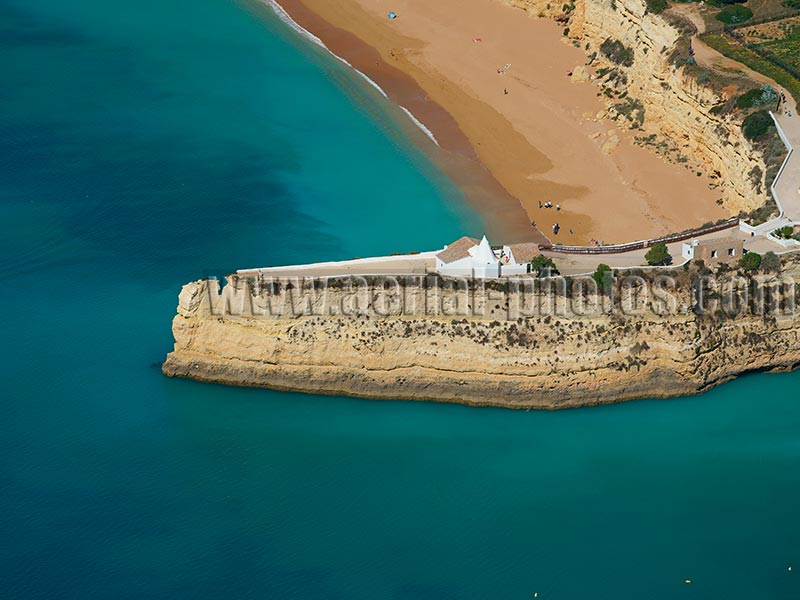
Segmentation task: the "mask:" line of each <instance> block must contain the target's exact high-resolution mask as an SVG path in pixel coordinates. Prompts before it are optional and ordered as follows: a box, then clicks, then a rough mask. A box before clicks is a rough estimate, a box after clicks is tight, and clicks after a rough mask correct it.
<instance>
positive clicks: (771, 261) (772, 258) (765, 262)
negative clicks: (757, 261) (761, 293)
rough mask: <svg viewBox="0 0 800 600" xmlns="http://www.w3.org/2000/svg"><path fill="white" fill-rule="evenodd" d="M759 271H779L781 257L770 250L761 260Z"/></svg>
mask: <svg viewBox="0 0 800 600" xmlns="http://www.w3.org/2000/svg"><path fill="white" fill-rule="evenodd" d="M761 269H762V270H763V271H780V270H781V257H780V256H778V255H777V254H775V253H774V252H773V251H772V250H770V251H769V252H767V253H766V254H765V255H764V258H762V259H761Z"/></svg>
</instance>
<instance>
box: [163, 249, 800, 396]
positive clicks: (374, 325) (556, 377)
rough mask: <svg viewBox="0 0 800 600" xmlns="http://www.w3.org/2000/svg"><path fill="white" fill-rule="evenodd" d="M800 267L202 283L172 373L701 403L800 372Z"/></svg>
mask: <svg viewBox="0 0 800 600" xmlns="http://www.w3.org/2000/svg"><path fill="white" fill-rule="evenodd" d="M792 260H793V262H791V263H790V264H789V265H788V266H787V267H786V268H785V269H784V272H783V274H782V280H781V282H779V283H775V284H764V283H763V281H764V280H766V279H768V278H767V277H766V276H764V277H757V278H741V277H739V276H738V275H736V274H728V275H726V277H725V278H724V280H723V281H722V282H721V283H719V284H718V285H717V287H714V286H715V284H713V283H708V282H706V283H703V284H702V287H701V282H703V281H704V279H703V276H704V275H708V274H709V273H708V272H707V271H706V272H704V271H703V269H702V267H701V268H700V269H698V268H697V267H692V268H691V269H684V268H682V267H681V268H678V269H675V270H673V271H674V272H673V273H671V277H672V278H662V277H661V274H663V273H664V272H663V271H660V272H658V273H656V272H641V273H634V274H633V277H632V278H626V279H625V280H624V281H622V280H619V281H617V282H616V284H615V285H614V287H613V289H612V290H611V291H607V292H606V293H597V292H596V290H595V291H592V290H591V280H590V279H588V280H586V281H579V280H563V279H550V280H530V281H527V282H521V281H520V282H516V283H515V282H513V281H510V282H505V283H501V282H498V281H489V282H486V283H482V282H470V283H464V282H458V281H455V280H452V281H451V280H446V279H440V278H436V277H422V278H420V277H416V278H410V279H408V280H403V281H401V282H398V281H397V280H394V279H386V280H384V279H380V278H375V279H370V280H364V279H357V280H329V281H327V282H317V283H315V284H311V283H309V282H303V280H296V281H294V283H292V282H288V283H287V282H286V281H284V282H278V283H276V282H264V281H254V280H246V279H237V278H235V277H232V278H229V283H228V285H226V286H224V287H223V288H222V291H221V293H220V288H219V284H218V282H217V281H216V280H211V281H205V280H204V281H196V282H193V283H190V284H187V285H186V286H184V287H183V290H182V291H181V293H180V297H179V306H178V314H177V316H176V317H175V318H174V321H173V333H174V336H175V349H174V351H173V352H171V353H170V354H169V355H168V357H167V360H166V362H165V363H164V365H163V371H164V373H165V374H167V375H169V376H179V377H188V378H192V379H197V380H201V381H213V382H218V383H224V384H230V385H241V386H255V387H267V388H274V389H284V390H298V391H303V392H310V393H325V394H341V395H351V396H361V397H371V398H402V399H419V400H437V401H444V402H459V403H465V404H473V405H496V406H504V407H512V408H528V407H530V408H562V407H572V406H580V405H591V404H601V403H609V402H617V401H622V400H630V399H635V398H642V397H669V396H678V395H686V394H692V393H697V392H700V391H703V390H706V389H708V388H710V387H712V386H714V385H716V384H719V383H721V382H724V381H727V380H729V379H731V378H733V377H735V376H736V375H738V374H740V373H742V372H745V371H752V370H789V369H793V368H796V367H797V366H798V365H800V319H798V317H797V316H796V314H795V310H794V305H795V302H796V300H797V298H796V296H797V295H798V288H797V286H796V285H795V284H794V279H792V278H794V277H797V276H798V275H800V261H798V259H792ZM353 281H355V282H356V283H355V285H354V284H353ZM770 286H771V287H770ZM701 290H706V293H705V294H702V293H701ZM748 290H750V291H749V292H748ZM757 290H761V291H760V292H759V291H757ZM765 290H766V292H765Z"/></svg>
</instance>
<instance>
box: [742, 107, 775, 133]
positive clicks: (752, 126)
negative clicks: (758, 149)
mask: <svg viewBox="0 0 800 600" xmlns="http://www.w3.org/2000/svg"><path fill="white" fill-rule="evenodd" d="M771 127H775V122H774V121H773V120H772V117H770V116H769V112H767V111H766V110H759V111H756V112H754V113H750V114H749V115H747V116H746V117H745V118H744V121H742V131H743V132H744V137H746V138H747V139H748V140H755V139H757V138H760V137H761V136H762V135H764V134H765V133H767V131H768V130H769V129H770V128H771Z"/></svg>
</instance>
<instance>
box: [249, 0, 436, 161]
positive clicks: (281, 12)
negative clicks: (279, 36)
mask: <svg viewBox="0 0 800 600" xmlns="http://www.w3.org/2000/svg"><path fill="white" fill-rule="evenodd" d="M263 1H264V3H265V4H266V5H267V6H269V7H270V8H271V9H272V10H273V12H274V13H275V14H276V15H278V18H279V19H280V20H281V21H283V22H284V23H286V24H287V25H288V26H289V27H291V28H292V29H294V30H295V31H296V32H297V33H299V34H300V35H301V36H302V37H304V38H306V39H307V40H309V41H310V42H312V43H314V44H316V45H317V46H319V47H320V48H324V49H325V50H326V51H327V52H328V54H330V55H331V56H333V57H334V58H335V59H336V60H338V61H341V62H343V63H344V64H346V65H347V66H348V67H350V68H351V69H353V71H355V72H356V73H358V74H359V76H361V77H362V78H363V79H364V81H366V82H367V83H368V84H370V85H371V86H372V87H374V88H375V89H376V90H377V91H378V93H379V94H380V95H381V96H383V97H384V98H386V99H387V100H388V99H389V96H387V95H386V92H384V91H383V88H382V87H381V86H379V85H378V84H377V83H375V82H374V81H373V80H372V79H370V78H369V77H367V76H366V75H365V74H364V73H362V72H361V71H359V70H358V69H356V68H355V67H354V66H353V65H351V64H350V63H349V62H347V61H346V60H345V59H343V58H342V57H341V56H339V55H338V54H335V53H333V52H331V49H330V48H328V47H327V46H326V45H325V42H323V41H322V40H321V39H319V38H318V37H317V36H315V35H314V34H313V33H311V32H310V31H308V30H307V29H305V28H304V27H302V26H301V25H300V24H298V23H297V22H296V21H295V20H294V19H292V17H291V16H290V15H289V13H287V12H286V10H285V9H284V8H283V7H282V6H281V5H280V4H278V2H276V0H263ZM398 106H399V105H398ZM400 108H401V109H402V110H403V112H404V113H406V114H407V115H408V118H409V119H411V121H412V122H413V123H414V125H416V126H417V127H419V129H420V130H421V131H422V132H423V133H424V134H425V135H427V136H428V137H429V138H430V140H431V141H432V142H433V143H434V144H436V145H437V146H438V145H439V142H438V141H437V140H436V137H435V136H434V135H433V132H432V131H431V130H430V129H428V128H427V127H425V125H424V124H423V123H422V122H421V121H420V120H419V119H417V118H416V117H415V116H414V115H413V114H412V113H411V111H410V110H408V109H407V108H406V107H405V106H400Z"/></svg>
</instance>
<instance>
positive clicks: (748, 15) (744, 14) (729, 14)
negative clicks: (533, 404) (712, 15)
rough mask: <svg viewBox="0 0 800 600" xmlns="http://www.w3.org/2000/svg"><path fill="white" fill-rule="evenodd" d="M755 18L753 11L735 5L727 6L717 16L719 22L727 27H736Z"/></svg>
mask: <svg viewBox="0 0 800 600" xmlns="http://www.w3.org/2000/svg"><path fill="white" fill-rule="evenodd" d="M752 18H753V11H752V10H750V9H749V8H747V7H746V6H742V5H741V4H733V5H731V6H726V7H725V8H723V9H722V10H721V11H719V14H718V15H717V16H716V19H717V21H722V22H723V23H725V24H726V25H735V24H736V23H744V22H745V21H749V20H750V19H752Z"/></svg>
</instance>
